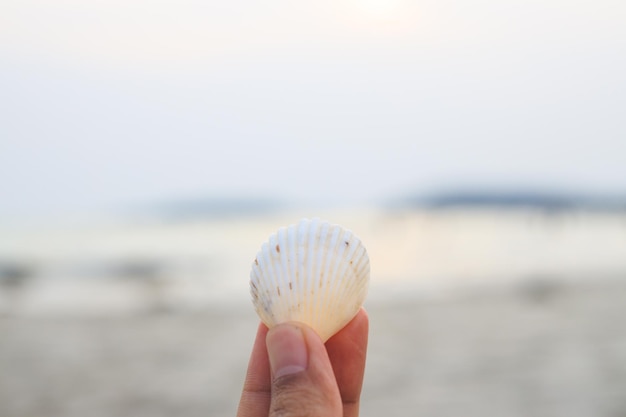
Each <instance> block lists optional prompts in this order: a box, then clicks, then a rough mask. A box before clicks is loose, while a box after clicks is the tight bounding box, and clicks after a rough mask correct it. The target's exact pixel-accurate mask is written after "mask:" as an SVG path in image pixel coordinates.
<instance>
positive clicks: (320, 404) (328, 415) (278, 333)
mask: <svg viewBox="0 0 626 417" xmlns="http://www.w3.org/2000/svg"><path fill="white" fill-rule="evenodd" d="M265 343H266V345H267V352H268V356H269V360H270V368H271V371H272V399H271V404H270V413H269V417H296V416H298V417H303V416H306V417H314V416H315V417H317V416H324V417H341V416H342V415H343V410H342V408H343V407H342V403H341V395H340V393H339V388H338V387H337V382H336V380H335V375H334V373H333V368H332V365H331V363H330V360H329V359H328V354H327V352H326V348H325V347H324V343H323V342H322V340H321V339H320V337H319V336H318V335H317V334H316V333H315V332H314V331H313V330H312V329H311V328H309V327H307V326H305V325H303V324H300V323H295V322H292V323H285V324H280V325H277V326H275V327H273V328H272V329H270V330H269V332H268V333H267V338H266V339H265Z"/></svg>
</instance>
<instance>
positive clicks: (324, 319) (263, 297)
mask: <svg viewBox="0 0 626 417" xmlns="http://www.w3.org/2000/svg"><path fill="white" fill-rule="evenodd" d="M369 275H370V263H369V258H368V256H367V251H366V250H365V247H364V246H363V245H362V244H361V241H360V240H359V238H357V237H356V236H355V235H354V234H353V233H352V232H350V231H349V230H346V229H344V228H342V227H341V226H338V225H333V224H330V223H327V222H325V221H321V220H319V219H313V220H308V219H303V220H301V221H300V222H299V223H298V224H297V225H291V226H289V227H286V228H285V227H283V228H280V229H279V230H278V231H277V232H276V233H275V234H273V235H272V236H270V238H269V240H268V241H267V242H265V243H264V244H263V246H262V247H261V250H260V251H259V253H258V254H257V256H256V259H255V260H254V262H253V264H252V271H251V272H250V292H251V294H252V302H253V303H254V307H255V309H256V311H257V313H258V315H259V317H260V318H261V320H262V321H263V323H265V324H266V325H267V326H268V327H270V328H271V327H272V326H274V325H276V324H279V323H283V322H287V321H298V322H301V323H304V324H306V325H308V326H309V327H311V328H313V329H314V330H315V331H316V332H317V334H318V335H319V336H320V337H321V338H322V340H324V341H326V340H328V339H329V338H330V337H331V336H332V335H334V334H335V333H337V332H338V331H339V330H341V328H343V327H344V326H345V325H346V324H348V322H350V320H352V318H353V317H354V316H355V315H356V313H357V312H358V311H359V309H360V307H361V305H362V304H363V301H364V300H365V296H366V294H367V288H368V284H369Z"/></svg>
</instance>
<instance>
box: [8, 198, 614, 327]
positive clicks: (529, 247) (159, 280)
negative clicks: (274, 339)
mask: <svg viewBox="0 0 626 417" xmlns="http://www.w3.org/2000/svg"><path fill="white" fill-rule="evenodd" d="M310 214H311V213H307V212H305V211H300V210H297V209H294V210H286V211H279V212H269V213H261V214H253V213H250V214H246V215H241V214H240V215H233V216H226V217H224V216H215V217H208V218H199V219H196V218H191V219H186V218H183V219H177V220H175V221H173V220H171V219H169V220H162V219H158V218H156V219H143V220H140V221H136V220H133V219H130V220H129V219H128V218H122V219H110V220H107V221H99V222H93V223H87V224H85V223H83V224H79V225H75V226H73V227H66V226H57V227H56V228H55V227H54V225H50V226H49V227H48V228H41V229H38V228H31V229H29V230H27V231H24V230H14V231H13V232H11V231H5V233H3V234H2V235H0V314H9V315H51V314H52V315H54V314H61V315H67V314H70V315H71V314H76V315H84V314H87V315H89V314H91V315H96V316H97V315H108V314H133V313H141V312H150V311H202V310H204V309H206V308H209V306H214V307H219V306H227V305H235V306H244V305H246V304H247V303H248V301H249V296H248V276H249V268H250V263H251V260H252V259H254V256H255V254H256V252H257V251H258V250H259V248H260V245H261V243H262V242H264V241H265V240H266V239H267V237H268V236H269V235H270V234H271V233H273V232H274V231H275V230H277V229H278V228H279V227H281V226H284V225H286V223H295V222H297V221H298V220H299V219H300V218H301V217H309V216H310ZM316 214H318V215H319V217H322V218H325V219H327V220H330V221H331V222H335V223H340V224H342V225H344V226H346V227H348V228H349V229H351V230H353V231H354V232H355V233H356V234H357V235H358V236H360V237H361V239H362V240H363V242H364V243H365V245H366V247H367V249H368V252H369V254H370V258H371V267H372V282H371V291H370V297H373V298H377V297H379V298H382V299H385V298H390V297H397V296H402V294H406V293H407V292H408V293H410V294H414V295H418V296H434V295H437V294H439V293H445V292H450V291H461V290H463V289H470V290H471V289H472V288H483V287H484V288H489V287H508V286H511V285H513V286H515V285H523V284H524V283H526V282H540V283H542V282H548V283H550V282H560V281H584V280H587V279H599V278H598V277H607V279H618V280H619V279H621V278H624V277H626V256H625V255H624V254H625V253H626V252H625V250H626V249H625V248H626V213H625V212H612V211H609V212H597V211H582V210H564V211H558V212H553V211H545V210H538V209H528V208H520V209H514V210H512V209H507V210H503V209H498V208H467V207H461V208H451V209H437V210H432V209H431V210H426V209H362V210H327V211H320V212H318V213H316Z"/></svg>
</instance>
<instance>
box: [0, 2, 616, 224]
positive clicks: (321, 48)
mask: <svg viewBox="0 0 626 417" xmlns="http://www.w3.org/2000/svg"><path fill="white" fill-rule="evenodd" d="M462 185H477V186H489V187H500V188H502V187H512V186H525V187H527V188H528V187H539V188H541V187H546V188H550V189H555V188H561V187H562V188H565V189H568V190H580V191H583V192H622V193H624V192H626V2H624V1H623V0H614V1H609V0H593V1H592V0H588V1H564V0H519V1H508V0H480V1H468V0H426V1H419V0H413V1H403V0H389V1H384V0H333V1H326V0H318V1H315V2H302V1H293V0H272V1H251V0H229V1H219V2H217V1H208V0H203V1H199V0H186V1H185V0H183V1H154V0H151V1H148V0H136V1H128V0H124V1H121V0H106V1H105V0H91V1H89V0H57V1H54V2H52V1H45V0H40V1H36V0H2V2H0V214H1V215H3V216H12V215H14V214H24V213H27V214H34V215H37V214H39V213H47V212H56V211H61V212H63V211H81V210H92V209H100V208H102V207H118V206H119V207H122V206H125V205H133V204H143V203H146V202H151V201H162V200H168V199H171V198H172V199H174V198H193V197H195V196H211V195H231V196H232V195H235V196H247V195H253V196H257V197H258V196H268V197H279V198H282V199H286V200H290V199H299V200H304V201H308V202H328V201H332V202H342V203H358V202H363V201H372V200H376V199H385V198H392V197H397V196H398V195H403V194H405V193H413V194H414V193H417V192H426V191H430V190H436V189H438V188H439V187H442V186H445V187H449V186H462Z"/></svg>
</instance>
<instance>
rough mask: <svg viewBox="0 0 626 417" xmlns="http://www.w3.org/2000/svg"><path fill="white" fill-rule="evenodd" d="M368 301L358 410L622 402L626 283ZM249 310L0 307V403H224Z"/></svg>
mask: <svg viewBox="0 0 626 417" xmlns="http://www.w3.org/2000/svg"><path fill="white" fill-rule="evenodd" d="M542 285H543V286H539V284H538V286H537V288H530V287H529V288H516V289H513V288H511V289H509V290H506V291H505V290H499V291H493V292H480V293H466V294H457V295H449V296H446V297H440V298H436V299H412V300H411V299H405V300H402V302H400V303H370V304H369V305H368V311H369V314H370V318H371V333H370V346H369V356H368V363H367V370H366V379H365V385H364V390H363V397H362V414H361V415H362V416H365V417H368V416H372V417H374V416H380V415H388V416H406V415H416V416H418V415H423V416H458V415H464V416H486V415H488V416H513V417H515V416H546V417H558V416H563V417H565V416H568V417H578V416H580V417H583V416H606V417H620V416H624V415H626V394H625V393H626V326H625V325H624V317H626V284H625V283H624V282H623V281H622V282H615V281H613V282H611V281H607V282H597V283H596V282H594V283H585V284H584V285H583V284H580V285H567V286H566V285H559V284H556V285H554V286H550V285H547V284H545V285H544V284H542ZM256 323H257V322H256V317H255V316H254V314H253V313H252V312H251V311H240V310H233V311H228V310H221V311H213V312H210V311H207V312H204V313H201V314H163V313H162V314H151V315H134V316H130V317H115V318H88V319H80V318H62V317H57V318H19V317H15V318H10V317H5V318H3V319H1V320H0V334H2V338H1V339H0V369H2V373H0V415H2V416H6V417H14V416H15V417H17V416H31V415H32V416H36V415H46V416H49V417H56V416H59V417H61V416H64V417H71V416H93V417H97V416H124V415H133V416H152V417H155V416H157V417H158V416H164V417H165V416H172V415H178V416H207V415H208V416H233V415H234V414H235V411H236V407H237V402H238V397H239V393H240V389H241V385H242V382H243V377H244V373H245V368H246V362H247V359H248V355H249V350H250V347H251V343H252V338H253V336H254V331H255V327H256Z"/></svg>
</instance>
